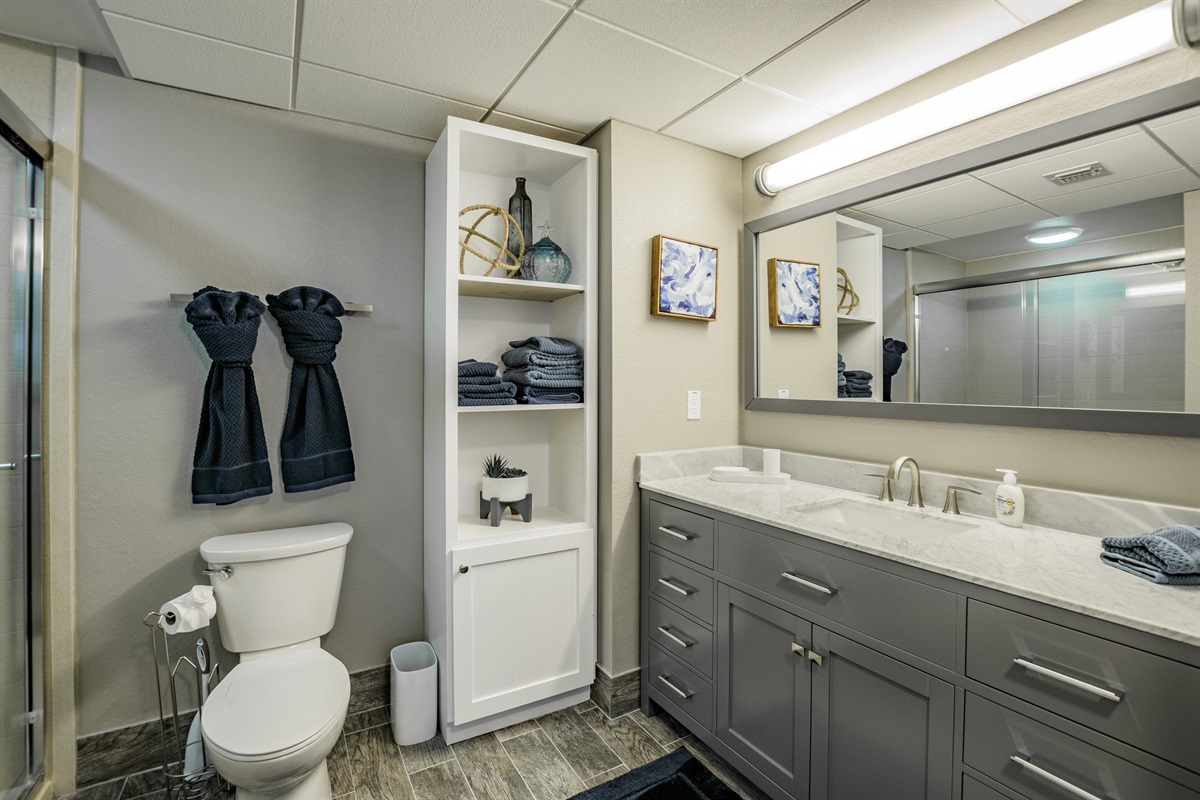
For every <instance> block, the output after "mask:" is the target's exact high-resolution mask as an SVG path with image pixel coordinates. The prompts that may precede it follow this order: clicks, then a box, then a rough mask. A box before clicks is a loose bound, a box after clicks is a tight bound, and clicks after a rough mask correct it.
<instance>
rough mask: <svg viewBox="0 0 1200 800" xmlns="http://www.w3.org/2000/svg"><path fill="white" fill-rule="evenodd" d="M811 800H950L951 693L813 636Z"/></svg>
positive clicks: (827, 635)
mask: <svg viewBox="0 0 1200 800" xmlns="http://www.w3.org/2000/svg"><path fill="white" fill-rule="evenodd" d="M813 650H814V651H816V653H817V654H819V655H820V656H821V661H822V663H821V665H820V666H817V667H814V668H813V671H812V680H813V686H812V691H813V710H812V713H813V717H812V795H811V797H812V800H857V798H863V797H887V798H892V799H893V800H909V799H910V798H911V800H949V798H950V796H951V793H952V783H953V766H954V687H953V686H951V685H950V684H948V683H946V682H944V681H941V680H938V679H937V678H934V677H932V676H930V675H927V674H925V673H924V672H921V671H920V670H918V669H915V668H913V667H910V666H908V665H907V664H902V663H900V662H899V661H896V660H895V659H892V658H889V657H887V656H885V655H883V654H881V653H878V652H876V651H874V650H872V649H870V648H868V647H864V646H862V645H860V644H857V643H855V642H852V641H850V640H849V639H845V638H843V637H841V636H838V635H837V634H834V633H831V632H829V631H827V630H825V629H823V628H814V629H813Z"/></svg>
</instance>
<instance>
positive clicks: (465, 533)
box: [458, 506, 589, 546]
mask: <svg viewBox="0 0 1200 800" xmlns="http://www.w3.org/2000/svg"><path fill="white" fill-rule="evenodd" d="M587 527H589V526H588V524H587V522H585V521H584V520H581V519H579V517H575V516H572V515H570V514H567V513H566V512H564V511H560V510H559V509H557V508H555V507H554V506H534V507H533V519H531V520H530V521H529V522H524V521H523V520H522V519H521V518H520V517H519V516H515V517H514V516H512V515H511V514H509V513H508V512H507V511H506V512H505V514H504V518H503V519H501V520H500V525H499V526H498V527H495V528H493V527H492V525H491V523H490V522H489V521H488V520H486V519H479V515H478V514H466V515H463V516H461V517H459V518H458V544H459V545H460V546H461V545H477V544H496V543H498V542H502V541H503V542H507V541H515V540H516V539H528V538H530V537H533V536H545V535H547V534H551V533H563V532H565V531H577V530H583V529H585V528H587Z"/></svg>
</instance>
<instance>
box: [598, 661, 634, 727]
mask: <svg viewBox="0 0 1200 800" xmlns="http://www.w3.org/2000/svg"><path fill="white" fill-rule="evenodd" d="M641 697H642V671H641V669H639V668H636V667H635V668H634V669H631V670H630V671H629V672H624V673H622V674H620V675H616V676H614V675H609V674H608V673H607V672H605V671H604V669H603V668H602V667H599V666H597V667H596V682H595V683H593V684H592V702H593V703H595V704H596V705H598V706H599V707H600V710H601V711H603V712H604V713H605V714H606V715H608V716H609V717H611V718H616V717H620V716H623V715H625V714H628V713H629V712H630V711H633V710H634V709H635V708H637V707H638V706H639V705H640V704H641Z"/></svg>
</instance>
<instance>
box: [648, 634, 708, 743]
mask: <svg viewBox="0 0 1200 800" xmlns="http://www.w3.org/2000/svg"><path fill="white" fill-rule="evenodd" d="M646 669H647V670H648V673H647V675H646V681H647V683H648V684H649V685H650V688H652V689H654V690H655V691H656V692H657V695H656V696H655V698H654V699H655V700H656V701H658V702H659V703H661V704H662V705H664V706H667V708H668V710H669V711H671V712H672V713H674V712H675V711H676V710H678V711H680V712H682V713H684V714H687V715H688V716H689V717H691V718H692V719H694V720H695V721H696V722H698V723H699V724H700V725H701V727H703V728H704V730H706V731H710V732H711V731H712V727H713V688H712V684H711V683H709V682H708V681H707V680H705V679H704V678H703V677H701V676H700V674H699V673H698V672H696V671H695V670H694V669H692V668H690V667H688V666H686V665H684V664H683V662H681V661H678V660H676V659H674V658H672V657H671V656H669V655H667V654H666V653H664V652H663V651H662V650H659V649H658V648H657V647H656V646H655V645H650V663H649V664H647V666H646Z"/></svg>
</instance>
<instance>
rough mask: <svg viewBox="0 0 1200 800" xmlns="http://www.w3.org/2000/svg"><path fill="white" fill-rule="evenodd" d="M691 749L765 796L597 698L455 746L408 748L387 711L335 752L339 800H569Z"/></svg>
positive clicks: (332, 774) (681, 736)
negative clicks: (611, 712)
mask: <svg viewBox="0 0 1200 800" xmlns="http://www.w3.org/2000/svg"><path fill="white" fill-rule="evenodd" d="M679 747H686V748H687V749H688V750H689V751H690V752H691V753H692V754H693V755H694V756H695V757H696V758H697V759H699V760H700V761H701V762H703V763H704V764H705V765H706V766H708V768H709V769H711V770H712V771H713V773H715V774H716V775H718V776H719V777H720V778H721V779H722V780H723V781H725V783H726V784H728V785H729V786H730V787H732V788H733V789H734V791H736V792H737V793H738V794H739V795H740V796H742V797H743V798H746V800H765V796H764V795H763V794H762V793H761V792H759V791H757V790H756V789H755V788H754V787H753V786H751V785H750V784H749V783H748V782H746V781H745V779H744V778H742V777H741V776H740V775H738V774H737V773H736V772H734V771H733V770H732V769H731V768H730V767H729V765H728V764H726V763H725V762H724V761H723V760H722V759H721V758H720V757H719V756H718V755H717V754H716V753H714V752H712V751H711V750H710V749H709V748H708V747H706V746H705V745H704V744H703V743H701V742H699V741H697V740H696V739H694V738H693V737H691V736H689V735H688V733H687V731H685V730H684V729H683V728H681V727H680V726H679V725H678V724H677V723H675V721H674V720H672V719H671V718H670V717H669V716H667V715H666V714H659V715H658V716H655V717H647V716H646V715H644V714H643V713H642V712H641V711H640V710H639V711H634V712H632V713H629V714H626V715H625V716H623V717H618V718H616V719H610V718H608V717H607V716H605V715H604V713H603V712H601V711H600V709H599V708H598V707H597V706H596V705H595V704H594V703H592V702H591V701H588V702H586V703H581V704H580V705H578V706H574V707H572V708H568V709H564V710H562V711H556V712H554V713H553V714H547V715H546V716H544V717H541V718H539V719H537V720H534V721H530V722H523V723H521V724H519V725H514V726H512V727H511V728H506V729H504V730H501V731H497V732H495V733H488V734H485V735H483V736H478V737H476V738H474V739H468V740H467V741H465V742H459V743H458V744H455V745H452V746H451V745H447V744H446V743H445V742H444V741H443V740H442V738H441V736H440V735H438V736H436V737H434V738H433V739H430V740H429V741H428V742H423V743H421V744H417V745H412V746H410V747H400V746H398V745H397V744H396V743H395V742H394V741H393V739H392V729H391V720H390V718H389V714H388V708H387V707H386V706H385V707H382V708H377V709H374V710H372V711H365V712H363V713H361V714H356V715H355V716H352V717H349V718H347V720H346V727H345V730H344V731H343V734H342V737H341V738H340V739H339V740H338V743H337V745H336V746H335V747H334V748H333V752H331V753H330V754H329V779H330V783H331V784H332V786H333V796H334V798H338V799H339V800H518V798H519V800H530V798H533V799H534V800H562V799H563V798H568V797H572V796H573V795H576V794H578V793H579V792H582V791H584V790H585V789H587V788H590V787H592V786H597V785H599V784H601V783H604V782H605V781H608V780H611V779H612V778H615V777H617V776H618V775H621V774H622V773H625V772H628V771H629V770H630V769H632V768H634V767H639V766H642V765H643V764H648V763H650V762H651V761H653V760H655V759H656V758H659V757H661V756H664V755H666V754H667V753H670V752H672V751H674V750H675V749H677V748H679Z"/></svg>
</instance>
